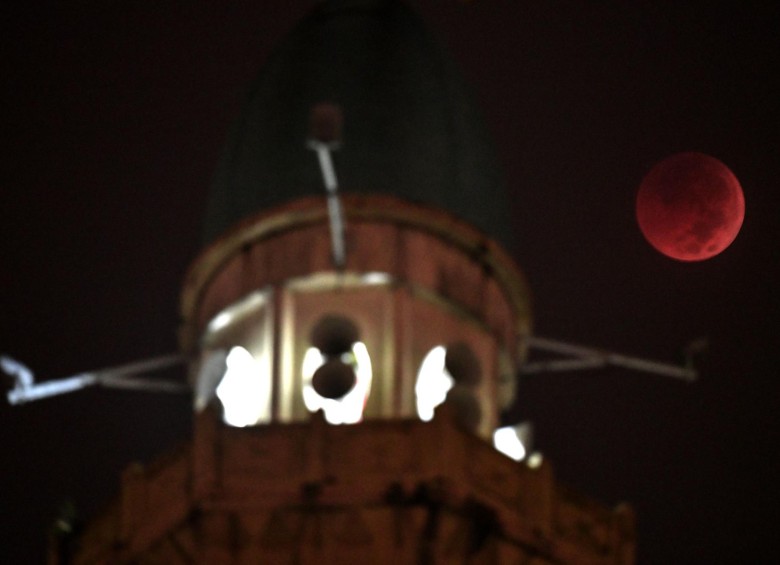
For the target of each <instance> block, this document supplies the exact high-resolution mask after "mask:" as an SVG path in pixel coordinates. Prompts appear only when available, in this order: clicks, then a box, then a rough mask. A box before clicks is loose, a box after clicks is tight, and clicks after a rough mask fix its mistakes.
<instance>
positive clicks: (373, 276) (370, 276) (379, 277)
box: [362, 271, 393, 285]
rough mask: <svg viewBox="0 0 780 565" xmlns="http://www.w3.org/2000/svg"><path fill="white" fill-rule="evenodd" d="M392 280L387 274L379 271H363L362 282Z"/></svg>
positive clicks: (381, 282) (385, 281)
mask: <svg viewBox="0 0 780 565" xmlns="http://www.w3.org/2000/svg"><path fill="white" fill-rule="evenodd" d="M392 280H393V278H392V277H391V276H390V275H389V274H387V273H381V272H379V271H375V272H371V273H365V274H364V275H363V276H362V282H363V284H367V285H379V284H389V283H390V282H391V281H392Z"/></svg>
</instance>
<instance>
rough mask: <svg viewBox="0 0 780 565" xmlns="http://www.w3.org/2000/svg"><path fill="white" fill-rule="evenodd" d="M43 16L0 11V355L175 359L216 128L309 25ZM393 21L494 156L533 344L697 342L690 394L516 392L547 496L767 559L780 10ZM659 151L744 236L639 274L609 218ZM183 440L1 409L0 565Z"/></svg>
mask: <svg viewBox="0 0 780 565" xmlns="http://www.w3.org/2000/svg"><path fill="white" fill-rule="evenodd" d="M63 4H65V3H54V2H35V3H33V2H31V3H24V4H23V3H21V2H15V3H12V5H10V6H9V5H7V4H6V5H4V7H3V8H0V26H1V28H0V45H1V46H2V47H1V49H2V51H1V52H0V65H2V67H0V70H1V71H2V77H3V88H2V91H1V92H2V94H1V96H2V99H1V100H0V116H1V119H2V128H3V129H2V136H0V144H2V147H1V149H0V163H1V165H0V210H1V211H2V212H1V213H2V221H0V258H2V265H3V267H2V269H1V270H0V290H2V292H1V293H0V352H5V353H8V354H11V355H13V356H15V357H17V358H19V359H21V360H23V361H24V362H26V363H27V364H28V365H29V366H30V367H31V368H33V369H34V370H35V372H36V374H37V376H38V377H40V378H41V379H49V378H56V377H64V376H67V375H70V374H72V373H76V372H79V371H83V370H87V369H94V368H100V367H104V366H110V365H114V364H118V363H122V362H127V361H132V360H136V359H140V358H144V357H148V356H152V355H157V354H164V353H168V352H171V351H173V350H175V348H176V327H177V299H178V293H179V289H180V285H181V281H182V278H183V275H184V271H185V269H186V267H187V265H188V264H189V263H190V262H191V261H192V259H193V258H194V257H195V256H196V254H197V253H198V251H199V242H200V241H201V236H200V226H201V221H202V217H203V211H204V207H205V199H206V194H207V191H208V187H209V183H210V180H211V178H212V175H213V171H214V169H215V165H216V161H217V158H218V156H219V152H220V149H221V146H222V143H223V141H224V139H225V135H226V132H227V128H228V126H229V123H230V121H231V120H232V119H233V118H234V117H236V115H237V113H238V110H239V108H240V105H241V102H242V100H243V97H244V94H245V88H246V85H247V83H248V82H249V81H250V80H251V79H252V77H253V76H254V74H255V72H256V71H257V70H258V69H259V68H260V66H261V65H262V63H263V61H264V60H265V58H266V57H267V55H268V53H269V51H270V49H271V48H272V46H273V45H274V44H275V43H276V42H277V41H278V40H279V39H280V38H281V37H283V35H284V34H285V33H286V32H287V31H288V30H289V29H290V28H291V26H293V25H294V23H295V22H296V21H297V20H298V19H299V18H300V17H301V16H302V15H303V14H305V13H306V11H307V9H308V7H310V6H311V5H312V4H313V3H312V2H298V3H294V6H293V7H291V6H290V5H292V4H293V3H291V2H249V1H243V2H232V3H230V7H229V8H228V7H224V6H223V5H222V4H223V3H209V4H207V3H205V2H199V3H189V2H155V3H151V2H149V3H143V5H139V4H140V3H135V2H111V3H106V2H81V3H78V5H76V4H77V3H68V5H67V7H65V6H63ZM224 4H227V3H224ZM412 4H413V6H415V7H416V8H418V9H419V11H420V12H421V14H422V15H423V17H424V18H425V19H426V20H427V21H428V22H429V24H430V26H431V28H432V29H433V31H434V32H435V33H436V34H438V35H439V36H440V37H441V39H442V40H443V41H444V42H445V43H446V44H447V45H448V46H449V48H450V50H451V52H452V54H453V55H454V57H455V59H456V60H457V61H458V63H459V64H460V66H461V67H462V69H463V72H464V74H465V76H466V78H467V80H468V81H469V82H470V83H471V85H472V87H473V89H474V94H475V97H476V98H477V100H478V102H479V103H480V105H481V106H482V108H483V110H484V113H485V117H486V119H487V121H488V124H489V127H490V129H491V130H492V132H493V134H494V136H495V139H496V144H497V147H498V150H499V154H500V158H501V160H502V162H503V165H504V167H505V171H506V177H507V184H508V189H509V191H510V194H511V197H512V202H513V217H514V218H515V228H516V236H517V243H516V245H515V246H514V249H511V251H512V253H513V255H514V256H515V257H516V259H517V261H518V263H519V264H520V266H521V267H522V269H523V270H524V271H525V273H526V274H527V276H528V279H529V281H530V284H531V286H532V289H533V292H534V309H535V324H536V330H537V333H538V334H539V335H542V336H547V337H553V338H558V339H563V340H567V341H572V342H575V343H583V344H587V345H593V346H599V347H604V348H608V349H613V350H617V351H620V352H623V353H626V354H632V355H637V356H642V357H649V358H654V359H659V360H663V361H674V360H675V356H676V353H677V352H678V350H679V349H680V348H681V347H682V346H684V345H685V344H686V343H687V342H689V341H690V340H692V339H694V338H697V337H700V336H706V337H707V338H708V339H709V342H710V346H711V349H710V351H709V354H708V355H707V356H706V357H705V358H704V359H703V360H702V362H701V365H700V368H701V378H700V380H699V381H698V382H696V383H695V384H685V383H681V382H678V381H673V380H669V379H664V378H662V377H655V376H648V375H643V374H636V373H630V372H626V371H623V370H617V369H612V370H608V371H599V372H589V373H585V372H582V373H573V374H555V375H545V376H538V377H535V378H533V379H531V378H529V379H527V380H526V381H524V382H523V383H522V384H521V389H520V393H521V400H520V404H519V408H518V410H519V411H520V412H522V414H523V415H524V416H525V417H528V418H530V419H531V420H533V421H534V423H535V427H536V447H537V448H538V449H539V450H541V451H542V452H543V453H544V454H545V455H546V456H547V457H548V458H549V459H550V461H552V463H553V466H554V468H555V471H556V474H557V476H558V477H559V479H561V480H562V481H563V482H565V483H568V484H569V485H571V486H573V487H576V488H578V489H580V490H582V491H585V492H587V493H589V494H591V495H592V496H594V497H596V498H598V499H600V500H602V501H604V502H606V503H609V504H615V503H618V502H620V501H623V500H627V501H630V502H631V503H632V504H633V506H634V508H635V510H636V512H637V515H638V532H639V563H640V564H643V565H644V564H656V563H657V564H662V563H663V564H673V563H679V564H690V563H768V562H770V561H774V559H776V555H777V550H778V546H780V544H778V542H777V541H775V540H776V532H775V530H776V529H777V523H778V519H780V516H778V514H780V512H778V508H780V504H779V503H780V496H779V495H780V493H779V492H778V491H779V490H780V489H778V480H777V477H778V475H779V474H780V465H778V457H777V456H776V455H775V451H776V448H777V446H778V445H780V437H778V435H779V434H778V418H777V414H778V398H780V394H778V393H780V385H778V380H779V379H778V374H777V373H778V365H779V363H780V354H778V350H780V343H779V342H778V337H777V336H778V333H780V332H778V330H779V329H780V327H778V326H779V324H778V323H777V322H778V299H777V297H776V295H775V294H774V293H773V291H774V289H775V288H776V287H777V286H778V282H780V281H778V277H777V270H778V269H777V266H778V262H779V261H780V258H779V257H780V254H779V253H778V251H777V240H778V235H780V234H778V231H779V230H778V201H780V199H778V197H777V195H776V185H777V179H778V178H780V135H779V132H780V111H778V106H779V101H780V89H778V87H777V84H778V76H779V75H780V40H778V37H777V36H778V35H779V34H778V33H777V30H778V29H780V25H779V24H780V17H779V16H780V14H779V13H778V8H776V7H774V6H775V4H774V3H770V2H737V1H734V2H714V3H713V2H711V3H702V5H701V6H699V7H692V6H689V5H688V4H689V3H680V2H632V3H630V7H616V6H615V4H618V3H610V4H612V6H611V7H603V6H601V7H594V6H592V5H590V3H584V2H510V1H498V0H493V1H490V0H481V1H478V2H474V3H471V4H465V5H464V4H461V3H456V2H441V1H440V0H417V1H415V2H413V3H412ZM594 4H595V3H594ZM626 4H628V3H626ZM680 4H685V6H681V5H680ZM679 151H701V152H705V153H708V154H710V155H713V156H714V157H717V158H718V159H720V160H721V161H723V162H724V163H726V164H727V165H728V166H729V167H730V168H731V169H732V170H733V171H734V173H735V174H736V175H737V177H738V178H739V179H740V181H741V183H742V186H743V188H744V191H745V198H746V205H747V211H746V217H745V222H744V225H743V228H742V232H741V234H740V235H739V237H738V238H737V239H736V241H735V242H734V244H733V245H732V246H731V247H730V248H729V249H728V250H726V251H725V252H724V253H723V254H722V255H720V256H717V257H715V258H714V259H711V260H709V261H705V262H702V263H694V264H691V263H681V262H676V261H673V260H670V259H666V258H664V257H662V256H661V255H659V254H658V253H656V252H655V251H654V250H653V249H652V248H650V246H649V245H648V244H647V243H646V242H645V241H644V239H643V237H642V235H641V234H640V232H639V230H638V228H637V226H636V223H635V220H634V211H633V201H634V195H635V191H636V188H637V186H638V183H639V181H640V180H641V178H642V176H643V175H644V174H645V173H646V172H647V170H648V169H649V168H650V167H651V166H652V165H653V164H654V163H655V162H657V161H658V160H660V159H662V158H664V157H666V156H668V155H671V154H673V153H676V152H679ZM10 385H11V381H10V379H9V380H6V381H5V382H4V387H3V390H6V389H7V388H8V387H10ZM189 429H190V408H189V400H188V399H187V398H186V397H173V396H155V395H145V394H142V393H128V392H115V391H97V390H90V391H85V392H80V393H76V394H73V395H68V396H63V397H60V398H57V399H51V400H46V401H41V402H38V403H34V404H30V405H26V406H22V407H16V408H12V407H9V406H8V405H6V404H2V403H0V442H1V443H0V445H2V448H3V450H2V453H3V455H2V458H0V479H2V481H1V482H0V527H1V528H2V529H0V531H2V541H0V562H1V563H34V562H41V561H42V560H43V552H44V549H43V548H44V544H45V533H46V530H47V528H48V526H49V524H51V522H52V521H53V518H54V517H55V515H56V512H57V509H58V507H59V506H60V505H61V504H62V502H63V501H66V500H73V501H75V502H76V504H77V505H78V507H79V508H80V509H81V510H82V511H83V513H84V514H86V515H87V516H88V515H89V514H91V513H92V512H94V511H95V510H97V509H98V508H99V507H100V506H101V505H102V504H105V503H106V502H108V501H109V500H110V499H111V498H112V496H113V494H114V493H115V491H116V489H117V486H118V481H119V473H120V472H121V470H122V469H123V468H124V467H125V466H126V465H127V464H128V463H129V462H130V461H132V460H141V461H148V460H150V459H151V458H153V457H154V456H155V455H156V454H159V453H162V452H164V451H165V450H166V449H167V448H168V447H170V446H172V445H174V444H176V443H178V442H180V441H183V440H185V439H186V438H187V436H188V433H189Z"/></svg>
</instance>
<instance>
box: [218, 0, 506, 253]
mask: <svg viewBox="0 0 780 565" xmlns="http://www.w3.org/2000/svg"><path fill="white" fill-rule="evenodd" d="M320 102H331V103H335V104H337V105H339V106H340V107H341V108H342V111H343V116H344V126H343V143H342V146H341V148H340V149H339V150H338V151H337V152H336V153H335V156H334V160H335V164H336V173H337V176H338V179H339V184H340V188H341V190H342V191H344V192H362V193H389V194H394V195H396V196H400V197H402V198H406V199H409V200H415V201H422V202H425V203H429V204H432V205H435V206H439V207H442V208H444V209H446V210H449V211H451V212H453V213H454V214H456V215H457V216H460V217H461V218H463V219H465V220H467V221H469V222H471V223H472V224H474V225H475V226H476V227H478V228H480V229H482V230H483V231H485V232H488V233H490V234H491V235H493V236H495V237H497V238H498V239H499V240H502V241H503V242H504V243H507V241H508V237H509V233H510V229H509V221H508V218H509V214H508V206H507V202H506V192H505V190H504V187H503V183H502V180H501V175H500V173H499V171H498V167H497V160H496V156H495V154H494V150H493V147H492V143H491V142H490V139H489V136H488V134H487V132H486V129H485V126H484V124H483V122H482V120H481V116H480V115H479V112H477V111H476V108H475V106H474V104H473V103H472V101H471V99H470V96H469V94H468V92H467V89H466V88H465V86H464V84H463V81H462V79H461V77H460V75H459V73H458V72H457V70H456V68H455V66H454V64H453V63H452V61H451V60H450V58H449V57H448V56H447V55H446V54H445V53H444V52H443V50H442V49H441V47H440V46H439V45H438V44H437V43H436V41H435V39H434V38H433V37H432V36H431V35H430V34H429V33H428V32H427V30H426V29H425V27H424V25H423V23H422V22H421V21H420V19H419V18H418V17H417V16H416V15H415V14H414V13H413V12H412V11H411V10H410V9H409V8H408V7H407V6H405V5H404V4H403V3H402V2H399V1H393V0H374V1H370V0H364V1H355V0H353V1H343V0H342V1H329V2H323V3H322V4H320V5H319V6H318V7H317V8H315V9H314V10H313V11H312V13H311V14H310V15H309V16H308V17H306V18H305V19H304V20H303V21H302V22H301V23H300V24H299V25H298V26H297V27H296V28H295V29H294V30H293V32H292V33H291V34H290V36H289V37H288V38H287V39H286V40H285V41H284V42H283V43H282V44H281V45H280V46H279V47H278V48H277V50H276V51H275V52H274V54H273V55H272V56H271V58H270V59H269V61H268V63H267V64H266V65H265V67H264V68H263V69H262V71H261V73H260V75H259V76H258V78H257V79H256V81H255V83H254V85H253V87H252V89H251V92H250V96H249V99H248V101H247V103H246V105H245V107H244V109H243V112H242V114H241V116H240V118H239V119H238V120H237V122H236V123H235V124H234V126H233V129H232V131H231V134H230V137H229V139H228V143H227V145H226V147H225V152H224V155H223V156H222V159H221V162H220V165H219V167H218V170H217V174H216V177H215V179H214V184H213V187H212V194H211V199H210V202H209V209H208V213H207V218H206V229H205V231H206V233H205V235H206V238H207V240H208V241H211V240H213V239H214V238H216V237H217V236H218V235H220V234H221V233H222V232H224V231H225V230H226V229H227V228H229V227H230V226H232V225H233V224H234V223H236V222H237V221H238V220H240V219H242V218H244V217H246V216H248V215H251V214H253V213H255V212H257V211H258V210H261V209H263V208H267V207H270V206H273V205H276V204H280V203H282V202H286V201H288V200H292V199H294V198H297V197H300V196H310V195H313V194H323V195H324V188H323V184H322V178H321V176H320V172H319V168H318V164H317V160H316V157H315V155H314V154H313V153H312V151H310V150H308V149H307V148H306V138H307V136H308V133H309V131H308V130H309V115H310V110H311V108H312V106H314V105H315V104H317V103H320Z"/></svg>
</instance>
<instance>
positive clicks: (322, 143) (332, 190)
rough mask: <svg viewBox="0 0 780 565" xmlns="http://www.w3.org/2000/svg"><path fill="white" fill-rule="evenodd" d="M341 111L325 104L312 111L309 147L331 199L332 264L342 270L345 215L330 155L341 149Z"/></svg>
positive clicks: (329, 203) (329, 213)
mask: <svg viewBox="0 0 780 565" xmlns="http://www.w3.org/2000/svg"><path fill="white" fill-rule="evenodd" d="M341 124H342V115H341V108H339V107H338V106H336V105H335V104H330V103H327V102H322V103H319V104H317V105H315V106H314V107H313V108H312V109H311V123H310V125H311V132H310V137H309V139H308V141H307V143H306V145H307V147H308V148H309V149H311V150H313V151H314V152H316V153H317V159H318V160H319V163H320V171H321V172H322V179H323V181H324V183H325V190H326V192H327V195H328V217H329V219H330V241H331V250H332V254H333V257H332V259H333V264H334V265H335V266H336V268H338V269H343V268H344V264H345V262H346V250H345V247H346V246H345V243H344V213H343V210H342V207H341V200H340V199H339V195H338V181H337V180H336V171H335V169H334V168H333V160H332V159H331V151H335V150H336V149H338V148H339V146H340V145H341V144H340V141H339V140H340V138H341Z"/></svg>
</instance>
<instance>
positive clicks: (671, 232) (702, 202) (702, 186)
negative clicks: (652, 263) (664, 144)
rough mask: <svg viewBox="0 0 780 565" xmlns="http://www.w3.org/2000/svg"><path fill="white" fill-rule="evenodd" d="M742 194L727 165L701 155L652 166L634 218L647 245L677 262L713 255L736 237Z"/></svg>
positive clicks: (741, 215) (742, 208)
mask: <svg viewBox="0 0 780 565" xmlns="http://www.w3.org/2000/svg"><path fill="white" fill-rule="evenodd" d="M744 217H745V196H744V194H743V193H742V187H741V186H740V185H739V181H738V180H737V177H735V176H734V174H733V173H732V172H731V171H730V170H729V168H728V167H727V166H726V165H724V164H723V163H721V162H720V161H718V160H717V159H715V158H714V157H710V156H709V155H705V154H703V153H694V152H690V153H678V154H676V155H672V156H671V157H668V158H666V159H664V160H663V161H661V162H660V163H658V164H657V165H655V166H654V167H653V168H652V169H651V170H650V172H649V173H647V175H646V176H645V178H644V179H642V184H641V185H640V186H639V191H638V193H637V196H636V219H637V222H638V223H639V228H640V229H641V230H642V233H643V234H644V236H645V238H647V241H648V242H650V245H652V246H653V247H655V248H656V249H657V250H658V251H660V252H661V253H663V254H664V255H666V256H667V257H671V258H672V259H677V260H679V261H703V260H704V259H709V258H710V257H714V256H715V255H717V254H718V253H720V252H721V251H723V250H724V249H726V248H727V247H728V246H729V245H731V242H732V241H734V239H735V238H736V237H737V234H738V233H739V229H740V228H741V227H742V220H743V219H744Z"/></svg>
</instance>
